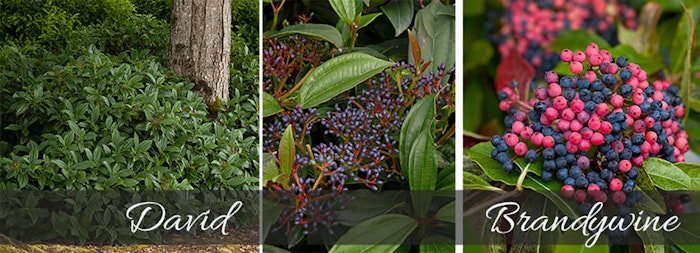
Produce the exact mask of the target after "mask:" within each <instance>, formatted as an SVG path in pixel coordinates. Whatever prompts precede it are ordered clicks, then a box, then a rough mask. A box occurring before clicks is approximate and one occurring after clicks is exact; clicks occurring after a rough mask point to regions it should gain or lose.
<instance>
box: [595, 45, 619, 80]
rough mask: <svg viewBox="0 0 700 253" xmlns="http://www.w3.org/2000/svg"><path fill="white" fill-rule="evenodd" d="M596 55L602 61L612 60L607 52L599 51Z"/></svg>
mask: <svg viewBox="0 0 700 253" xmlns="http://www.w3.org/2000/svg"><path fill="white" fill-rule="evenodd" d="M598 54H599V55H600V56H602V57H603V61H611V60H612V55H610V52H608V50H600V51H599V52H598ZM612 65H614V66H615V67H617V65H616V64H612ZM616 72H617V71H616ZM609 74H615V73H609Z"/></svg>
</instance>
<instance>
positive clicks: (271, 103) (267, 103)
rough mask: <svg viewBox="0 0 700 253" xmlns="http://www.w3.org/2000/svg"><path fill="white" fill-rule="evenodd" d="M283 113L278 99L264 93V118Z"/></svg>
mask: <svg viewBox="0 0 700 253" xmlns="http://www.w3.org/2000/svg"><path fill="white" fill-rule="evenodd" d="M281 111H282V107H280V104H279V103H278V102H277V99H276V98H275V97H273V96H272V95H270V93H267V92H263V117H267V116H272V115H275V114H276V113H278V112H281Z"/></svg>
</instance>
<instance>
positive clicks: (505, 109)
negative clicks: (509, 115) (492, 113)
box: [498, 100, 510, 112]
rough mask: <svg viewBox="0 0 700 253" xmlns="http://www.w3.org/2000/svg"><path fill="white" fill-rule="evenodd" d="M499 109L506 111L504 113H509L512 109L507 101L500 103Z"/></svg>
mask: <svg viewBox="0 0 700 253" xmlns="http://www.w3.org/2000/svg"><path fill="white" fill-rule="evenodd" d="M498 109H500V110H501V111H504V112H505V111H508V109H510V103H508V101H507V100H503V101H501V102H499V103H498Z"/></svg>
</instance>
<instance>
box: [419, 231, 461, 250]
mask: <svg viewBox="0 0 700 253" xmlns="http://www.w3.org/2000/svg"><path fill="white" fill-rule="evenodd" d="M419 248H420V250H419V252H421V253H425V252H431V253H432V252H436V253H443V252H455V240H454V238H449V237H447V236H443V235H434V236H430V237H426V238H423V240H421V241H420V247H419Z"/></svg>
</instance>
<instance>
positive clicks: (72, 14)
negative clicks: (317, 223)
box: [0, 0, 259, 243]
mask: <svg viewBox="0 0 700 253" xmlns="http://www.w3.org/2000/svg"><path fill="white" fill-rule="evenodd" d="M170 2H171V1H167V0H133V1H130V0H100V1H89V2H88V1H73V0H56V1H29V2H27V1H15V0H10V1H2V2H1V3H0V41H2V47H0V190H2V191H10V190H32V191H36V190H70V191H86V190H234V189H235V190H255V189H257V187H258V177H257V175H258V164H257V163H258V155H257V149H258V144H257V133H258V116H257V111H258V108H259V106H258V96H257V94H258V88H257V87H258V56H257V48H258V46H257V40H258V37H257V35H258V32H257V25H254V24H257V13H258V11H257V10H258V2H257V1H251V0H246V1H233V5H232V15H233V21H234V22H235V25H234V27H232V41H233V42H232V45H233V46H234V48H233V49H232V50H231V52H232V57H231V80H230V91H231V92H230V94H231V95H230V97H229V101H228V103H227V104H225V105H222V106H220V107H218V108H207V105H206V104H205V103H204V102H203V100H202V99H201V98H199V96H198V95H197V93H196V92H195V91H194V90H193V84H191V83H189V82H187V81H186V80H185V79H184V78H182V77H178V76H176V75H175V74H174V73H173V72H171V71H170V70H168V69H167V67H166V63H167V49H168V46H169V25H168V20H169V16H170ZM210 110H213V111H215V112H216V116H215V117H207V113H208V111H210ZM5 197H7V196H5ZM16 197H17V198H19V196H16ZM247 199H253V198H252V197H249V198H247ZM71 200H72V199H71V198H66V200H63V201H59V202H57V203H55V204H62V203H67V202H65V201H71ZM113 201H114V202H113ZM117 201H118V199H112V200H110V199H107V200H106V202H104V205H101V207H100V208H99V210H93V211H94V212H88V213H83V214H81V215H82V216H81V215H77V216H71V215H73V214H77V213H79V212H81V210H80V208H79V207H80V206H81V205H78V206H76V207H75V208H69V209H67V210H63V211H61V212H62V213H63V214H61V213H57V212H48V210H51V209H48V208H49V207H51V203H36V202H23V201H14V199H13V198H7V199H4V200H3V203H8V205H3V208H10V209H14V210H16V209H22V208H32V209H36V210H42V209H43V211H41V212H38V213H30V212H27V213H20V214H17V215H15V216H14V217H12V218H9V219H8V220H7V223H6V224H4V226H3V230H2V231H3V232H7V231H13V230H17V231H23V232H24V233H26V235H25V236H26V239H27V240H29V241H32V240H40V239H42V238H46V237H47V236H48V237H56V238H60V240H63V241H65V242H80V240H82V239H81V236H83V235H85V234H90V235H91V236H92V235H94V236H96V237H95V238H93V239H94V240H98V241H100V240H101V241H104V242H119V243H128V242H129V241H130V240H134V239H136V238H131V233H130V231H129V230H128V226H127V225H126V223H124V221H123V219H122V220H119V219H116V218H113V219H107V220H103V219H102V217H97V215H93V214H94V213H95V212H96V213H103V212H105V213H111V214H112V215H111V217H122V216H123V215H122V213H121V212H122V210H121V209H123V207H124V206H125V205H124V204H125V203H119V202H117ZM79 203H82V202H79ZM203 203H205V204H213V203H214V202H203ZM110 205H111V206H114V207H118V208H108V206H110ZM246 207H250V208H252V209H250V210H247V211H246V212H245V215H241V216H240V218H241V222H240V224H247V223H249V222H255V218H254V217H255V214H256V213H257V211H256V209H255V208H257V204H254V201H252V202H250V203H246ZM35 214H38V216H34V215H35ZM66 214H68V215H69V217H68V218H66V219H63V218H61V219H56V218H57V217H63V216H65V215H66ZM76 217H80V218H79V219H80V221H81V222H80V223H79V224H78V226H75V229H76V231H74V232H70V233H65V232H62V233H59V232H58V231H62V230H61V229H59V228H62V227H63V228H65V227H74V226H73V225H76V224H77V223H76V221H77V219H78V218H76ZM52 221H54V222H52ZM22 224H27V225H32V226H37V225H38V224H50V226H47V229H48V230H47V231H45V233H48V235H47V234H43V233H38V234H37V233H34V232H33V231H27V230H26V229H22V228H23V227H22V226H21V225H22ZM91 224H108V225H109V226H107V227H105V228H97V227H95V226H91ZM115 227H119V228H120V229H114V230H112V231H109V230H111V229H107V230H105V229H106V228H115ZM140 239H145V240H146V241H159V240H160V239H161V238H160V237H159V236H157V235H154V236H151V237H146V238H140Z"/></svg>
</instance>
